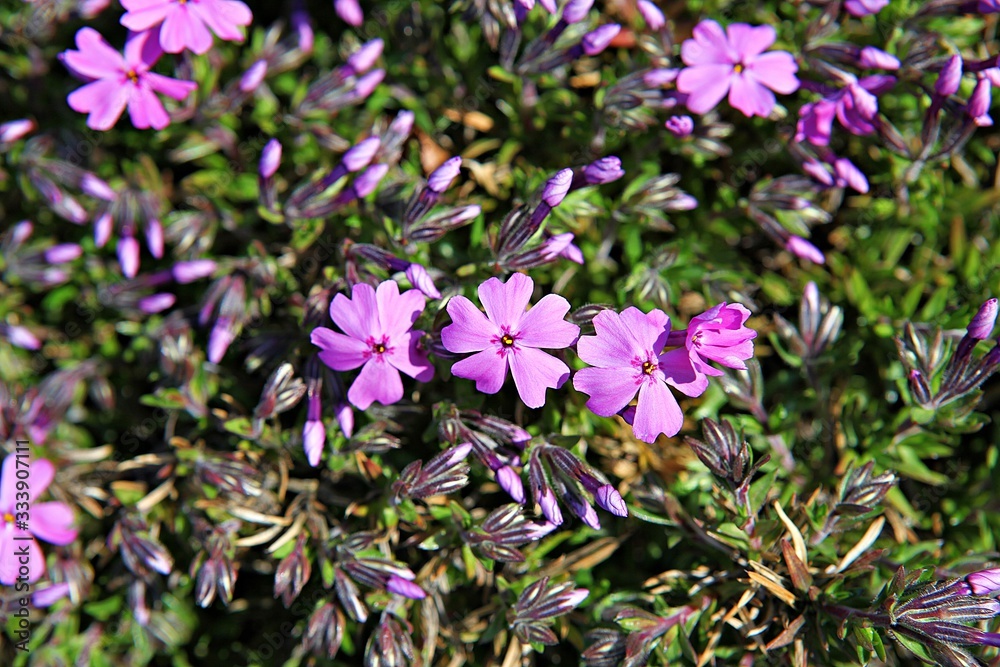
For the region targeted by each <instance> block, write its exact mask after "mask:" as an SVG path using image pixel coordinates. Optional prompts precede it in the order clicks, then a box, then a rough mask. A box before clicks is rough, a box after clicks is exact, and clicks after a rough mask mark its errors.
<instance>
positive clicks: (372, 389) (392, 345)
mask: <svg viewBox="0 0 1000 667" xmlns="http://www.w3.org/2000/svg"><path fill="white" fill-rule="evenodd" d="M424 302H425V300H424V296H423V295H422V294H421V293H420V291H419V290H415V289H411V290H407V291H406V292H403V293H402V294H400V293H399V285H397V284H396V282H395V281H393V280H386V281H385V282H383V283H382V284H380V285H379V286H378V289H377V290H375V289H373V288H372V286H371V285H367V284H364V283H362V284H358V285H355V286H354V291H353V294H352V297H351V298H350V299H348V298H347V297H346V296H344V295H343V294H338V295H336V296H335V297H334V298H333V302H332V303H331V304H330V317H331V318H332V319H333V321H334V323H335V324H336V325H337V326H338V327H340V329H341V330H342V331H343V332H344V333H337V332H336V331H333V330H331V329H327V328H326V327H317V328H316V329H313V332H312V337H311V339H312V342H313V344H314V345H316V346H317V347H319V348H321V349H322V352H320V353H319V358H320V359H321V360H322V361H323V363H325V364H326V365H327V366H329V367H330V368H332V369H333V370H335V371H349V370H353V369H355V368H358V367H359V366H360V367H361V373H360V374H358V377H357V379H355V380H354V383H353V384H352V385H351V388H350V389H349V390H348V391H347V400H348V401H350V402H351V404H352V405H354V406H355V407H357V408H358V409H359V410H367V409H368V407H369V406H370V405H371V404H372V403H373V402H375V401H378V402H379V403H381V404H382V405H391V404H392V403H395V402H396V401H398V400H399V399H401V398H402V397H403V383H402V380H401V378H400V377H399V372H400V371H402V372H404V373H406V374H407V375H409V376H410V377H412V378H416V379H417V380H420V381H421V382H426V381H428V380H430V379H431V378H432V377H434V367H433V366H432V365H431V363H430V361H428V359H427V354H426V353H425V352H424V351H423V350H422V349H421V348H420V346H419V343H420V337H421V336H422V335H423V333H424V332H423V331H414V330H412V327H413V323H414V322H416V321H417V318H418V317H419V316H420V313H422V312H423V310H424Z"/></svg>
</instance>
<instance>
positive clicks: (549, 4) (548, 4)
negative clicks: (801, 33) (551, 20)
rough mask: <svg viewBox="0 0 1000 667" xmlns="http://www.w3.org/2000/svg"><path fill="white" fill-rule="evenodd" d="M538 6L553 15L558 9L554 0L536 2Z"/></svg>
mask: <svg viewBox="0 0 1000 667" xmlns="http://www.w3.org/2000/svg"><path fill="white" fill-rule="evenodd" d="M538 4H540V5H541V6H542V8H543V9H544V10H545V11H547V12H548V13H549V14H555V13H556V10H557V9H558V7H556V0H538Z"/></svg>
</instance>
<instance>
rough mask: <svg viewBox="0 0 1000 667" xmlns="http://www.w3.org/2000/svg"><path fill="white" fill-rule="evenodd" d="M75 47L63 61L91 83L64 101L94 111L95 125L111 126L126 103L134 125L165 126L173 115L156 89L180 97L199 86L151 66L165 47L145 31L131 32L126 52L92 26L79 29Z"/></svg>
mask: <svg viewBox="0 0 1000 667" xmlns="http://www.w3.org/2000/svg"><path fill="white" fill-rule="evenodd" d="M76 48H77V50H75V51H73V50H70V51H64V52H63V53H62V54H61V58H62V60H63V63H65V65H66V67H68V68H69V69H70V71H72V72H73V73H74V74H77V75H79V76H81V77H84V78H87V79H91V82H90V83H88V84H87V85H85V86H84V87H83V88H80V89H79V90H75V91H73V92H72V93H70V94H69V97H67V98H66V101H67V102H68V103H69V106H70V107H71V108H72V109H73V110H74V111H79V112H81V113H89V114H90V115H89V116H88V117H87V126H88V127H90V128H91V129H94V130H109V129H111V127H112V126H113V125H114V124H115V123H116V122H118V118H119V117H121V115H122V111H124V110H125V107H126V106H128V114H129V118H131V119H132V124H133V125H135V126H136V127H138V128H140V129H145V128H148V127H152V128H154V129H157V130H162V129H163V128H165V127H166V126H167V125H169V124H170V117H169V116H168V115H167V112H166V110H165V109H164V108H163V104H162V103H161V102H160V100H159V99H158V98H157V97H156V95H155V93H161V94H163V95H166V96H167V97H172V98H174V99H175V100H182V99H184V98H185V97H187V96H188V94H189V93H190V92H191V91H192V90H194V89H195V88H196V87H197V86H196V85H195V83H194V82H192V81H180V80H178V79H171V78H170V77H166V76H163V75H162V74H156V73H155V72H151V71H150V68H152V66H153V65H154V64H155V63H156V61H157V60H159V58H160V56H161V55H162V54H163V52H162V51H161V49H160V46H159V45H158V44H157V43H156V40H154V39H150V34H149V33H146V32H142V33H133V34H131V35H129V38H128V41H127V42H126V43H125V53H124V57H123V56H122V54H120V53H118V52H117V51H115V50H114V49H113V48H111V45H109V44H108V43H107V42H106V41H105V40H104V38H103V37H102V36H101V34H100V33H99V32H97V31H96V30H94V29H93V28H81V29H80V30H79V31H78V32H77V33H76Z"/></svg>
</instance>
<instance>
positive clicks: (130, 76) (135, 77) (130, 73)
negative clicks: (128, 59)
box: [125, 69, 139, 83]
mask: <svg viewBox="0 0 1000 667" xmlns="http://www.w3.org/2000/svg"><path fill="white" fill-rule="evenodd" d="M125 76H127V77H128V80H129V81H131V82H132V83H139V75H138V74H136V73H135V70H134V69H130V70H129V71H128V72H126V73H125Z"/></svg>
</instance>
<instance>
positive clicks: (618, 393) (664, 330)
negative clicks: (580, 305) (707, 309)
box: [573, 307, 707, 442]
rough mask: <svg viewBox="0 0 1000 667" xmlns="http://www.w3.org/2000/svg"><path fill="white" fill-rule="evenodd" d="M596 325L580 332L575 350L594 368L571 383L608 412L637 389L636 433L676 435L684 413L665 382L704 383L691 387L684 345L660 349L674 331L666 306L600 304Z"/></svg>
mask: <svg viewBox="0 0 1000 667" xmlns="http://www.w3.org/2000/svg"><path fill="white" fill-rule="evenodd" d="M594 330H595V331H596V333H597V335H596V336H582V337H581V338H580V340H579V342H578V343H577V353H578V354H579V355H580V358H581V359H583V360H584V361H585V362H587V363H588V364H590V365H591V366H592V368H584V369H582V370H579V371H577V373H576V375H575V376H574V378H573V387H574V388H576V390H577V391H579V392H582V393H584V394H587V395H589V396H590V399H589V400H588V401H587V407H588V408H590V409H591V410H592V411H593V412H594V413H595V414H598V415H601V416H602V417H610V416H611V415H614V414H616V413H618V412H621V411H622V410H624V409H625V408H627V407H628V404H629V403H630V402H631V401H632V399H633V398H635V396H636V393H637V392H638V395H639V400H638V404H637V406H636V409H635V416H634V417H633V422H632V430H633V432H634V433H635V437H637V438H639V439H640V440H642V441H643V442H653V441H654V440H656V437H657V436H658V435H659V434H660V433H665V434H666V435H668V436H673V435H676V434H677V432H678V431H680V430H681V425H682V424H683V423H684V415H683V414H682V413H681V408H680V406H679V405H678V404H677V399H676V398H674V396H673V394H672V393H671V392H670V389H669V388H668V387H667V384H672V385H674V386H677V387H678V388H679V389H680V390H681V391H682V392H684V393H686V394H688V395H690V396H697V395H699V394H701V393H702V392H703V391H704V386H703V387H702V388H701V390H700V391H696V392H692V390H691V387H693V386H694V385H695V384H696V381H697V376H696V374H695V371H694V368H693V367H692V365H691V361H690V360H689V359H688V356H687V352H686V351H684V350H675V351H673V352H668V353H666V354H660V352H661V351H662V350H663V347H664V345H665V344H666V342H667V337H668V336H669V335H670V318H669V317H667V315H666V314H665V313H664V312H663V311H662V310H653V311H651V312H649V313H646V314H644V313H642V311H640V310H639V309H638V308H634V307H633V308H626V309H625V310H624V311H622V313H621V314H619V313H616V312H614V311H613V310H602V311H601V312H600V313H598V314H597V316H596V317H594ZM676 352H681V353H682V354H676ZM703 385H705V386H707V380H704V379H703ZM689 392H692V393H689Z"/></svg>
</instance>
